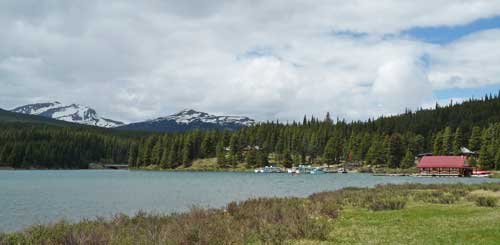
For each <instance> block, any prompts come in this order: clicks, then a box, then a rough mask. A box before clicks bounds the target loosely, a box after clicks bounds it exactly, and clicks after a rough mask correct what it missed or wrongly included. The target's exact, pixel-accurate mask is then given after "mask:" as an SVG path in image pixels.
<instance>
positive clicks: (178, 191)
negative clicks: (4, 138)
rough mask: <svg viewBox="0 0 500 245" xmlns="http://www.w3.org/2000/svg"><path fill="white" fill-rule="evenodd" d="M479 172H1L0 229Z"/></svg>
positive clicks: (465, 180)
mask: <svg viewBox="0 0 500 245" xmlns="http://www.w3.org/2000/svg"><path fill="white" fill-rule="evenodd" d="M486 181H499V180H494V179H482V178H418V177H383V176H372V175H370V174H323V175H301V176H291V175H288V174H254V173H212V172H209V173H203V172H150V171H125V170H116V171H113V170H54V171H50V170H46V171H40V170H38V171H36V170H35V171H31V170H20V171H9V170H6V171H0V231H13V230H19V229H22V228H25V227H27V226H29V225H31V224H36V223H47V222H52V221H56V220H59V219H66V220H69V221H77V220H79V219H82V218H95V217H97V216H104V217H109V216H111V215H113V214H116V213H125V214H129V215H132V214H135V213H137V212H138V211H139V210H144V211H149V212H182V211H185V210H187V209H189V208H190V207H191V206H193V205H196V206H201V207H222V206H224V205H225V204H227V203H228V202H230V201H238V200H246V199H248V198H251V197H273V196H278V197H283V196H298V197H303V196H307V195H310V194H312V193H315V192H319V191H326V190H336V189H339V188H342V187H347V186H359V187H364V186H374V185H376V184H382V183H407V182H412V183H456V182H463V183H481V182H486Z"/></svg>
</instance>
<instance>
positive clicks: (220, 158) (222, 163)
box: [215, 141, 226, 168]
mask: <svg viewBox="0 0 500 245" xmlns="http://www.w3.org/2000/svg"><path fill="white" fill-rule="evenodd" d="M215 151H216V157H217V164H218V165H219V167H221V168H225V167H226V151H225V149H224V142H222V141H219V142H218V143H217V147H216V150H215Z"/></svg>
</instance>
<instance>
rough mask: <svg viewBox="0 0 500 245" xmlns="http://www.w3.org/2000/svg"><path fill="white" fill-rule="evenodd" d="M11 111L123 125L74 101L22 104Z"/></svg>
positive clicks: (74, 121) (78, 121)
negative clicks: (68, 103) (66, 103)
mask: <svg viewBox="0 0 500 245" xmlns="http://www.w3.org/2000/svg"><path fill="white" fill-rule="evenodd" d="M11 111H12V112H16V113H22V114H30V115H37V116H43V117H48V118H53V119H58V120H63V121H67V122H73V123H80V124H86V125H93V126H98V127H105V128H112V127H117V126H121V125H123V123H122V122H119V121H115V120H110V119H106V118H103V117H100V116H99V115H98V114H97V112H96V111H95V110H94V109H92V108H90V107H88V106H85V105H79V104H75V103H73V104H70V105H64V104H62V103H61V102H59V101H54V102H45V103H35V104H29V105H24V106H20V107H16V108H14V109H12V110H11Z"/></svg>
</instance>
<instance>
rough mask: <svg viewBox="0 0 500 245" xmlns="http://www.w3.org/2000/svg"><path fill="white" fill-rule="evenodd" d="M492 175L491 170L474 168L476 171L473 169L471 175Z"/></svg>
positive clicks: (482, 176) (485, 176) (483, 176)
mask: <svg viewBox="0 0 500 245" xmlns="http://www.w3.org/2000/svg"><path fill="white" fill-rule="evenodd" d="M490 175H491V172H490V171H486V170H477V169H474V171H472V175H471V177H479V178H487V177H490Z"/></svg>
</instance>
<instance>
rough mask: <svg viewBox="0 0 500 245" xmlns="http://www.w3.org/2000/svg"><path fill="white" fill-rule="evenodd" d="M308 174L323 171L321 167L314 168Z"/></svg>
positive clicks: (321, 172) (322, 172)
mask: <svg viewBox="0 0 500 245" xmlns="http://www.w3.org/2000/svg"><path fill="white" fill-rule="evenodd" d="M309 173H310V174H324V173H325V171H324V170H323V169H322V168H314V169H313V170H311V171H310V172H309Z"/></svg>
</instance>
